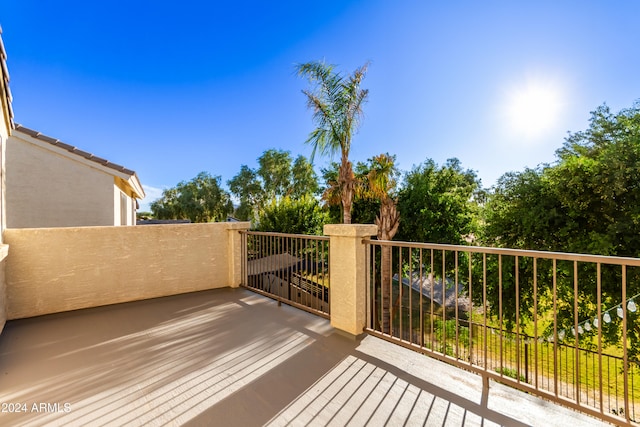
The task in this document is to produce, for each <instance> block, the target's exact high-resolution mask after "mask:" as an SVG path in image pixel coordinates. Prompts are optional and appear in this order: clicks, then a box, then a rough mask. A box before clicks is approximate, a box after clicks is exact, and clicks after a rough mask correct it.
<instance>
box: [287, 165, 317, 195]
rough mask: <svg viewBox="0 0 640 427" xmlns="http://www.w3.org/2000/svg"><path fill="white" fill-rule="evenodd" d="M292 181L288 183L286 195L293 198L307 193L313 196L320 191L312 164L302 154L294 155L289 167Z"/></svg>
mask: <svg viewBox="0 0 640 427" xmlns="http://www.w3.org/2000/svg"><path fill="white" fill-rule="evenodd" d="M291 175H292V177H293V182H292V183H291V184H290V190H289V191H288V192H287V194H288V195H290V196H291V198H293V199H300V198H303V197H305V196H308V195H313V196H315V195H316V194H318V193H319V191H320V185H319V184H318V175H317V174H316V172H315V171H314V170H313V165H312V164H311V163H310V162H309V160H307V158H306V157H304V156H298V157H296V160H295V161H294V162H293V167H292V168H291Z"/></svg>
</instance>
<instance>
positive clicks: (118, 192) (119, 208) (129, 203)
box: [113, 177, 136, 225]
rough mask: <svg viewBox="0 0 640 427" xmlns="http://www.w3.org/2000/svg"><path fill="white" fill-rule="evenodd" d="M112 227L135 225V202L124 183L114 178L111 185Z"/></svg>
mask: <svg viewBox="0 0 640 427" xmlns="http://www.w3.org/2000/svg"><path fill="white" fill-rule="evenodd" d="M113 206H114V209H113V223H114V225H136V210H135V206H136V201H135V198H134V196H133V194H132V192H131V190H130V188H128V187H127V185H126V183H125V181H124V180H123V179H121V178H118V177H116V178H115V181H114V185H113Z"/></svg>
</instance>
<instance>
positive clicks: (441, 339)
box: [392, 282, 640, 417]
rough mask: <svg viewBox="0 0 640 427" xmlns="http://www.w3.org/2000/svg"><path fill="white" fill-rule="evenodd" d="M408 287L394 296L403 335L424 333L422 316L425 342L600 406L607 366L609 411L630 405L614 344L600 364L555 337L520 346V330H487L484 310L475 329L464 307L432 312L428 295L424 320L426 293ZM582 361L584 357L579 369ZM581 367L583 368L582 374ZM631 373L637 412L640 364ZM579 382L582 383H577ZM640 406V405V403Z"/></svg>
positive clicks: (590, 354) (396, 289)
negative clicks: (555, 344)
mask: <svg viewBox="0 0 640 427" xmlns="http://www.w3.org/2000/svg"><path fill="white" fill-rule="evenodd" d="M408 289H409V288H407V287H404V288H403V294H402V298H400V289H399V287H398V285H397V282H396V284H395V285H394V286H393V289H392V296H393V297H392V301H393V302H394V303H395V308H394V310H393V311H394V315H393V318H392V322H393V325H394V327H399V325H400V319H401V318H402V325H403V328H402V329H403V330H405V332H404V335H406V336H404V337H403V338H405V339H406V338H407V335H408V331H409V330H412V332H413V334H414V336H415V334H418V336H419V334H420V324H421V320H422V328H423V329H422V331H423V333H424V335H423V340H424V341H423V342H424V346H425V347H426V348H431V349H433V350H434V351H438V352H440V353H443V354H446V355H448V356H451V357H455V358H459V359H462V360H467V361H470V362H472V363H474V364H476V365H480V366H486V368H487V369H491V370H494V371H496V372H498V373H501V374H502V375H504V376H505V377H508V378H512V379H515V380H517V379H519V380H520V381H521V382H528V383H530V384H532V385H536V386H537V387H539V388H541V389H547V390H549V391H551V392H554V393H555V391H556V387H557V392H558V394H559V395H562V396H565V397H569V398H575V395H576V392H578V393H579V394H580V400H581V401H582V402H583V403H585V404H588V405H591V406H596V407H598V406H599V399H600V392H599V390H600V370H602V398H603V406H604V407H605V410H609V411H610V412H612V413H614V411H615V412H616V413H619V412H620V408H621V407H624V375H623V374H622V361H621V360H620V357H619V354H620V350H619V349H618V348H615V347H611V346H608V347H606V348H603V356H602V363H600V360H599V356H598V354H597V353H593V352H589V351H587V350H586V349H579V350H578V355H577V357H578V359H576V351H575V348H574V347H570V346H567V345H560V344H558V345H557V346H554V344H553V343H552V342H551V343H550V342H548V341H546V340H545V341H543V342H538V341H536V340H529V341H528V342H526V341H525V339H524V337H523V336H520V339H519V340H518V342H517V345H516V335H515V334H514V333H510V332H507V331H500V330H499V329H498V330H497V331H496V330H492V329H489V328H487V329H485V328H484V314H482V313H476V314H475V315H473V316H472V317H473V321H474V323H476V322H475V321H478V322H477V323H476V324H474V325H473V327H472V329H471V330H470V329H469V327H468V325H469V321H468V319H466V316H462V315H461V313H460V312H459V313H458V315H459V316H460V317H459V318H458V319H457V320H456V318H455V312H454V311H453V310H451V311H447V312H446V313H444V320H443V312H442V310H441V309H440V310H438V309H436V310H434V313H433V315H432V313H431V304H430V303H429V300H427V299H426V298H425V297H423V298H422V304H423V312H422V319H421V313H420V294H419V293H418V292H416V291H413V290H411V291H410V292H408ZM400 302H401V303H402V316H400V313H399V311H400V310H399V306H400ZM434 306H435V307H436V308H437V305H435V304H434ZM409 307H411V309H409ZM544 321H545V319H542V320H541V321H540V324H539V325H538V331H539V332H540V331H542V330H543V328H542V326H543V325H542V323H543V322H544ZM547 321H548V320H547ZM487 326H488V327H496V326H499V322H498V321H497V320H496V319H489V318H488V319H487ZM529 329H530V330H531V332H533V324H531V325H527V327H526V328H525V331H529ZM492 331H493V332H492ZM456 333H457V335H456ZM485 340H486V343H487V345H486V360H485V359H484V355H485V350H484V343H485ZM413 341H416V340H415V339H414V340H413ZM583 342H585V341H583ZM525 349H526V350H527V351H528V360H527V362H528V365H527V366H525V358H524V354H525ZM576 360H578V361H579V367H578V369H577V370H576ZM556 367H557V370H556ZM576 372H578V373H579V375H578V377H577V378H576ZM536 373H537V375H536ZM628 378H629V384H628V389H629V400H630V404H631V410H632V414H631V415H632V417H633V415H634V411H633V409H634V406H638V405H640V369H639V368H638V367H637V366H632V367H631V368H630V371H629V377H628ZM576 384H579V386H578V387H576ZM576 388H577V390H576ZM606 408H608V409H606ZM638 409H639V410H640V407H639V408H638Z"/></svg>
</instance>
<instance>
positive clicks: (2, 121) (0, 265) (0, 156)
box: [0, 30, 11, 332]
mask: <svg viewBox="0 0 640 427" xmlns="http://www.w3.org/2000/svg"><path fill="white" fill-rule="evenodd" d="M1 32H2V31H1V30H0V33H1ZM1 43H2V40H1V39H0V44H1ZM0 55H2V52H0ZM5 81H7V82H8V76H5V75H4V72H0V110H1V111H0V332H2V329H3V328H4V325H5V323H6V321H7V309H6V299H7V295H6V283H5V278H4V276H5V274H4V273H5V259H6V257H7V253H8V249H9V247H8V245H5V244H3V242H2V231H4V228H5V224H6V217H5V206H6V201H5V191H6V185H5V179H6V176H5V157H6V146H7V140H8V139H9V131H10V129H11V123H10V121H11V119H10V113H9V111H10V106H9V105H8V102H9V101H8V98H7V93H6V92H5V91H6V90H7V89H8V83H7V84H6V85H4V84H3V83H4V82H5Z"/></svg>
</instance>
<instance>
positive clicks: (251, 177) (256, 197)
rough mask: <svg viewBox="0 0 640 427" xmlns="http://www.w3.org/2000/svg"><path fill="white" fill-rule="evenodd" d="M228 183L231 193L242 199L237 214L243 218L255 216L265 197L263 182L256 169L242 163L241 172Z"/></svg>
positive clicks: (250, 218) (249, 218) (248, 218)
mask: <svg viewBox="0 0 640 427" xmlns="http://www.w3.org/2000/svg"><path fill="white" fill-rule="evenodd" d="M227 185H229V190H230V191H231V193H233V194H234V195H235V196H236V197H237V198H238V199H239V200H240V205H239V206H238V207H237V208H236V210H235V215H236V216H237V217H238V218H239V219H242V220H252V219H253V218H255V217H256V216H257V214H258V207H259V206H261V205H262V203H263V201H264V199H265V194H264V190H263V189H262V183H261V182H260V180H259V179H258V174H257V173H256V171H254V170H253V169H251V168H250V167H248V166H247V165H242V166H241V167H240V172H238V174H236V175H235V176H234V177H233V178H232V179H230V180H229V181H227Z"/></svg>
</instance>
